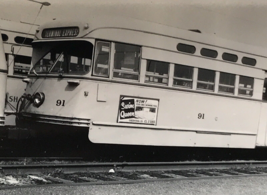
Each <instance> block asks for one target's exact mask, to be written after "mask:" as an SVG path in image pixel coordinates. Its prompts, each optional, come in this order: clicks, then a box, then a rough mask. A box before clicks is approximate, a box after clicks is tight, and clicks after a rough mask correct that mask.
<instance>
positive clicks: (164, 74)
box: [145, 60, 169, 85]
mask: <svg viewBox="0 0 267 195" xmlns="http://www.w3.org/2000/svg"><path fill="white" fill-rule="evenodd" d="M168 73H169V63H167V62H159V61H153V60H147V66H146V79H145V82H147V83H159V84H164V85H168Z"/></svg>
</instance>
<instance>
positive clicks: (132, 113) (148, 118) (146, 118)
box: [118, 96, 159, 125]
mask: <svg viewBox="0 0 267 195" xmlns="http://www.w3.org/2000/svg"><path fill="white" fill-rule="evenodd" d="M158 107H159V100H157V99H150V98H139V97H131V96H121V97H120V102H119V114H118V122H119V123H137V124H146V125H156V123H157V114H158Z"/></svg>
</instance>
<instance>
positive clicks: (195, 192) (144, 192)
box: [0, 176, 267, 195]
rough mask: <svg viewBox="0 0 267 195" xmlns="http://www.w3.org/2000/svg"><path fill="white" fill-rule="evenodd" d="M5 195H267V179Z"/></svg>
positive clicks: (35, 189) (59, 188)
mask: <svg viewBox="0 0 267 195" xmlns="http://www.w3.org/2000/svg"><path fill="white" fill-rule="evenodd" d="M0 194H3V195H21V194H23V195H24V194H25V195H31V194H33V195H38V194H42V195H267V176H249V177H235V178H215V179H203V178H202V179H200V180H194V179H192V180H191V179H190V180H175V181H162V182H148V183H135V184H117V185H79V186H77V185H76V186H56V187H55V186H50V187H43V186H41V187H31V188H19V189H16V190H11V189H7V190H0Z"/></svg>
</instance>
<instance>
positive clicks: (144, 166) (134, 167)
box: [0, 161, 267, 189]
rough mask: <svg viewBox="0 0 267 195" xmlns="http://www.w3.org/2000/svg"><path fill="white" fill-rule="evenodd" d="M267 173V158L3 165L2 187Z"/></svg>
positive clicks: (131, 181)
mask: <svg viewBox="0 0 267 195" xmlns="http://www.w3.org/2000/svg"><path fill="white" fill-rule="evenodd" d="M251 175H267V161H234V162H178V163H173V162H169V163H166V162H164V163H160V162H157V163H76V164H73V163H68V164H52V163H50V164H32V165H1V174H0V189H6V188H20V187H33V186H34V187H36V186H38V185H39V186H44V185H47V186H52V185H98V184H120V183H137V182H152V181H170V180H185V179H203V178H205V179H214V178H222V177H244V176H246V177H247V176H251Z"/></svg>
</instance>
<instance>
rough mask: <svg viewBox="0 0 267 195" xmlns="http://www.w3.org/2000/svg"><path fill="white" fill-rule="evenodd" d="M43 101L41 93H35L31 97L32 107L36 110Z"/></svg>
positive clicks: (43, 96)
mask: <svg viewBox="0 0 267 195" xmlns="http://www.w3.org/2000/svg"><path fill="white" fill-rule="evenodd" d="M44 100H45V94H44V93H42V92H37V93H35V94H34V96H33V103H32V104H33V106H34V107H37V108H38V107H39V106H41V105H42V104H43V103H44Z"/></svg>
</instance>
